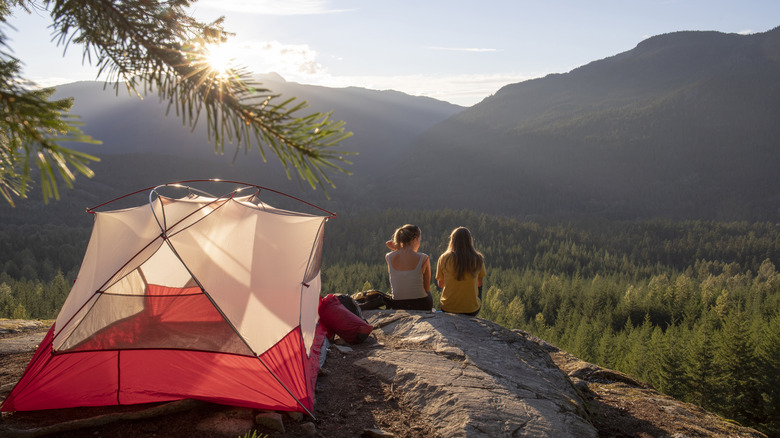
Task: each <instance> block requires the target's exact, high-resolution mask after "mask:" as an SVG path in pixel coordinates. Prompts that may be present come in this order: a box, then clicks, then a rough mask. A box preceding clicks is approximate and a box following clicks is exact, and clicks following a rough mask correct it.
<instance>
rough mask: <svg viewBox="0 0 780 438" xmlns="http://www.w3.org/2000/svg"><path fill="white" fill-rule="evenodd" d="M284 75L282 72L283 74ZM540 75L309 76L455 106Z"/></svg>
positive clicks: (327, 82) (324, 83) (323, 82)
mask: <svg viewBox="0 0 780 438" xmlns="http://www.w3.org/2000/svg"><path fill="white" fill-rule="evenodd" d="M282 76H284V75H282ZM540 76H542V74H521V73H496V74H455V75H420V74H416V75H400V76H330V75H323V76H319V77H317V78H314V77H312V78H310V79H311V80H312V81H311V82H304V83H308V84H312V85H322V86H326V87H348V86H355V87H362V88H368V89H373V90H397V91H401V92H403V93H406V94H409V95H412V96H426V97H432V98H434V99H438V100H443V101H447V102H450V103H454V104H457V105H463V106H471V105H474V104H476V103H478V102H480V101H481V100H482V99H484V98H486V97H488V96H490V95H492V94H494V93H495V92H496V91H498V89H499V88H501V87H503V86H504V85H508V84H513V83H517V82H522V81H525V80H529V79H534V78H537V77H540Z"/></svg>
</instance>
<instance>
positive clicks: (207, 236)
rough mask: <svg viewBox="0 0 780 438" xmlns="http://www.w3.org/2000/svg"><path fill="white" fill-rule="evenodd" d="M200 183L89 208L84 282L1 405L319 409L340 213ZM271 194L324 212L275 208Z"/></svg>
mask: <svg viewBox="0 0 780 438" xmlns="http://www.w3.org/2000/svg"><path fill="white" fill-rule="evenodd" d="M193 182H202V181H201V180H192V181H182V182H180V183H169V184H164V185H161V186H158V187H155V188H149V189H144V190H142V191H138V192H135V193H133V194H137V193H141V192H145V191H148V192H149V203H148V204H144V205H142V206H139V207H133V208H126V209H120V210H114V211H104V212H96V211H95V209H96V208H99V207H102V206H104V205H106V204H108V203H106V204H102V205H100V206H98V207H94V208H91V209H87V211H88V212H90V213H94V215H95V222H94V228H93V230H92V236H91V238H90V240H89V244H88V246H87V251H86V254H85V256H84V260H83V262H82V264H81V269H80V271H79V274H78V277H77V280H76V282H75V283H74V285H73V288H72V289H71V291H70V294H69V295H68V297H67V299H66V300H65V303H64V305H63V307H62V309H61V310H60V313H59V315H58V316H57V319H56V321H55V323H54V325H53V326H52V328H51V329H50V330H49V332H48V334H47V335H46V337H45V338H44V340H43V342H42V343H41V345H40V346H39V347H38V349H37V351H36V352H35V354H34V356H33V358H32V360H31V362H30V364H29V365H28V367H27V369H26V370H25V373H24V375H23V376H22V378H21V379H20V381H19V382H18V383H17V385H16V386H15V387H14V389H13V390H12V392H11V393H10V394H9V395H8V397H7V398H6V400H5V401H4V402H3V404H2V406H1V407H0V410H2V411H30V410H39V409H55V408H68V407H76V406H108V405H127V404H137V403H150V402H162V401H171V400H180V399H186V398H192V399H198V400H204V401H209V402H214V403H220V404H226V405H233V406H243V407H250V408H259V409H273V410H283V411H299V412H305V413H308V414H309V415H311V413H312V410H313V405H314V384H315V380H316V376H317V371H318V370H319V366H320V361H319V356H320V348H321V347H322V343H323V340H324V330H323V329H321V328H320V327H319V326H318V314H317V306H318V304H319V295H320V258H321V253H322V240H323V230H324V225H325V222H326V221H327V219H329V218H332V217H335V215H334V214H332V213H330V212H327V211H326V210H323V209H320V208H319V207H316V206H313V205H312V204H308V203H305V202H304V201H300V200H297V199H296V198H292V197H290V196H289V195H284V194H283V193H280V192H277V191H274V190H271V189H267V188H264V187H260V186H255V185H250V184H244V183H235V182H226V183H232V184H237V185H238V188H237V189H236V190H233V191H231V192H230V193H228V194H226V195H223V196H218V197H215V196H212V195H209V194H208V193H206V192H203V191H201V190H197V189H194V188H193V187H191V186H187V185H184V184H189V183H193ZM223 183H225V182H223ZM163 188H165V190H161V189H163ZM175 188H178V189H175ZM182 189H184V190H186V195H184V196H182V197H179V198H174V197H166V196H163V194H162V193H161V192H162V191H166V192H168V191H171V192H177V191H178V190H182ZM263 191H266V192H268V191H270V192H272V193H277V194H281V195H284V196H287V197H288V198H292V199H294V200H297V201H299V202H303V203H305V204H307V205H309V206H311V207H314V208H317V209H318V210H319V211H320V212H324V213H326V215H313V214H303V213H298V212H293V211H287V210H282V209H278V208H274V207H272V206H270V205H268V204H267V203H265V202H262V201H260V194H261V193H262V192H263ZM131 195H132V194H131ZM126 196H130V195H126ZM118 199H121V198H118ZM114 201H116V200H114ZM114 201H109V203H110V202H114Z"/></svg>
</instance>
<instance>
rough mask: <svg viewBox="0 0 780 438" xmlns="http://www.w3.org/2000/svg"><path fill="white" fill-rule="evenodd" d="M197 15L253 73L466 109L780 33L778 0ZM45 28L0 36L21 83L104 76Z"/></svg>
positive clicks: (336, 4) (293, 1)
mask: <svg viewBox="0 0 780 438" xmlns="http://www.w3.org/2000/svg"><path fill="white" fill-rule="evenodd" d="M191 13H192V14H193V15H194V16H195V17H196V18H198V19H200V20H201V21H206V22H211V21H213V20H214V19H216V18H218V17H220V16H224V17H225V28H226V30H228V31H231V32H233V33H235V36H234V37H233V38H232V39H231V41H230V43H229V46H228V47H226V48H225V52H226V53H227V56H228V57H229V58H230V59H233V62H235V63H236V64H237V65H242V66H245V67H247V68H249V69H250V70H251V71H253V72H257V73H267V72H276V73H278V74H280V75H281V76H282V77H284V78H285V79H286V80H287V81H291V82H299V83H303V84H313V85H322V86H327V87H348V86H356V87H363V88H370V89H377V90H388V89H392V90H397V91H401V92H404V93H407V94H410V95H415V96H428V97H432V98H435V99H439V100H443V101H447V102H451V103H454V104H458V105H463V106H471V105H474V104H476V103H478V102H480V101H481V100H482V99H484V98H486V97H488V96H490V95H492V94H494V93H495V92H496V91H498V90H499V89H500V88H501V87H502V86H504V85H507V84H512V83H517V82H521V81H525V80H528V79H533V78H537V77H542V76H545V75H547V74H550V73H565V72H568V71H571V70H572V69H574V68H577V67H579V66H582V65H585V64H587V63H589V62H592V61H596V60H599V59H603V58H607V57H610V56H613V55H616V54H618V53H622V52H625V51H628V50H631V49H632V48H634V47H636V45H637V44H638V43H640V42H641V41H642V40H644V39H646V38H649V37H651V36H655V35H660V34H664V33H669V32H675V31H683V30H714V31H719V32H725V33H740V34H750V33H759V32H766V31H768V30H771V29H773V28H775V27H777V26H780V1H778V0H729V1H726V0H590V1H582V0H566V1H559V0H480V1H465V0H411V1H410V0H384V1H376V0H200V1H198V2H196V3H195V4H194V5H193V7H192V9H191ZM50 23H51V20H50V18H49V17H48V15H46V12H45V11H44V12H40V11H39V12H34V13H33V14H27V13H25V12H23V11H20V10H17V11H15V12H14V15H13V16H11V17H9V19H8V25H10V26H13V29H11V28H8V27H7V26H6V27H4V28H3V31H4V32H5V33H6V35H7V37H8V40H9V41H8V45H9V46H10V48H11V49H12V51H13V54H14V56H16V57H17V58H19V59H20V60H21V61H22V62H23V63H24V67H23V75H24V76H25V77H26V78H28V79H31V80H33V81H35V82H36V83H37V84H39V85H42V86H54V85H59V84H63V83H69V82H75V81H79V80H101V79H105V78H101V77H98V76H97V69H96V68H94V67H92V66H89V65H88V63H85V62H83V60H82V56H81V55H82V54H81V51H80V48H79V47H78V46H71V47H69V48H68V50H67V51H66V52H65V53H64V54H63V47H61V46H60V47H58V46H57V44H56V42H53V41H52V36H51V31H50V29H48V28H47V26H48V25H49V24H50ZM85 64H86V65H85Z"/></svg>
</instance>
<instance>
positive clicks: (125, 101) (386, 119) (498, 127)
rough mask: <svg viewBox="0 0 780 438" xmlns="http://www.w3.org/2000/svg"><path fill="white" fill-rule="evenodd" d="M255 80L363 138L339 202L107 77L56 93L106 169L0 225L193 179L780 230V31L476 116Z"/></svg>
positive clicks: (705, 36)
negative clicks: (774, 224)
mask: <svg viewBox="0 0 780 438" xmlns="http://www.w3.org/2000/svg"><path fill="white" fill-rule="evenodd" d="M260 81H261V82H262V83H263V84H264V85H265V86H267V87H268V88H270V89H272V90H273V91H274V92H279V93H281V94H282V95H283V96H284V97H292V96H295V97H297V98H298V99H299V100H305V101H307V102H308V104H309V105H310V110H311V111H332V112H333V114H332V117H333V118H334V119H337V120H344V121H346V124H347V125H346V127H347V130H349V131H352V132H354V136H353V137H351V138H349V139H348V140H347V141H345V142H344V150H347V151H355V152H358V153H359V155H357V156H354V157H352V158H351V159H352V161H353V162H354V165H353V166H349V168H348V170H350V171H351V172H353V175H351V176H347V175H334V178H333V179H334V181H335V183H336V185H337V188H336V189H331V190H329V193H330V196H331V199H326V197H325V195H324V194H323V192H322V190H317V191H311V190H310V189H305V190H301V188H300V186H299V183H298V182H297V181H295V180H293V181H289V180H288V179H287V178H286V176H285V175H284V171H283V169H282V166H281V165H280V164H279V163H278V160H277V159H276V157H275V156H273V154H268V159H269V162H268V163H262V159H261V157H260V154H259V153H258V151H257V150H253V151H250V152H249V153H246V154H245V153H243V152H240V153H239V154H238V155H236V159H235V161H234V160H233V157H234V152H235V150H234V149H233V148H232V147H231V146H227V147H226V151H225V155H215V154H214V148H213V145H211V144H210V143H209V141H208V140H207V138H206V134H205V128H204V127H203V126H202V124H201V125H200V126H198V128H197V129H195V131H194V132H190V130H189V129H188V128H186V127H184V126H182V124H181V122H180V121H179V119H178V118H176V117H175V115H173V114H171V115H169V116H168V117H165V111H166V105H165V104H161V103H160V102H159V101H158V99H157V98H156V96H147V97H146V98H145V99H144V100H139V99H138V98H137V97H134V96H126V95H121V96H116V95H115V93H114V91H113V90H111V89H108V90H104V89H103V88H104V87H103V84H102V83H97V82H79V83H75V84H69V85H64V86H61V87H58V93H57V96H58V97H64V96H73V97H75V102H76V103H75V106H74V109H73V113H74V114H79V115H81V116H82V120H83V122H84V123H85V126H84V130H85V131H86V132H87V133H89V134H92V135H93V136H95V137H96V138H99V139H101V140H103V141H104V144H103V145H102V146H99V147H92V146H85V147H84V148H85V150H89V151H91V152H94V153H96V154H97V155H98V156H100V157H101V159H102V161H101V162H100V163H98V164H96V165H95V170H96V172H97V176H96V177H95V178H94V179H93V180H86V179H84V178H80V179H79V181H78V182H77V187H76V190H74V191H72V192H68V191H66V193H64V201H63V202H61V203H59V204H58V205H57V206H56V207H55V206H49V207H46V208H45V209H39V207H37V206H36V205H37V204H31V205H26V206H24V207H20V208H19V209H18V210H17V211H16V212H14V213H6V211H5V210H7V208H5V207H0V221H3V220H5V221H11V222H14V221H15V222H20V221H22V222H29V221H30V220H33V221H44V222H45V221H49V220H52V219H51V217H52V216H54V217H55V219H54V220H62V219H63V218H64V217H65V213H64V212H63V211H61V210H65V209H69V211H70V210H75V211H79V212H80V211H81V210H82V208H83V207H85V206H88V205H96V204H97V203H99V202H101V201H105V200H107V199H110V198H111V197H113V196H118V195H121V194H124V193H126V192H127V191H130V190H134V189H138V188H143V187H146V186H153V185H155V184H160V183H163V182H168V181H172V180H179V179H200V178H222V179H237V180H242V181H248V182H252V183H256V184H261V185H266V186H269V187H273V188H277V189H280V190H284V191H288V192H291V193H292V194H295V195H300V196H302V197H303V198H305V199H307V200H309V201H312V202H317V203H318V204H320V205H322V206H323V207H325V208H330V209H333V210H335V211H338V212H341V213H346V212H351V211H355V212H359V211H365V210H377V209H385V208H388V207H398V208H406V209H441V208H450V209H471V210H476V211H480V212H488V213H492V214H505V215H511V216H516V217H526V218H537V217H541V218H553V219H577V218H581V217H603V218H613V219H634V218H650V217H666V218H676V219H722V220H751V221H753V220H770V221H778V220H780V190H778V188H779V187H780V172H778V171H777V169H778V167H780V166H779V165H780V123H778V120H780V28H777V29H774V30H772V31H769V32H765V33H762V34H755V35H737V34H723V33H718V32H676V33H671V34H666V35H660V36H656V37H652V38H649V39H647V40H645V41H643V42H641V43H640V44H639V45H637V47H635V48H634V49H632V50H630V51H627V52H624V53H620V54H618V55H615V56H612V57H609V58H606V59H602V60H599V61H594V62H592V63H590V64H587V65H584V66H582V67H580V68H577V69H574V70H572V71H571V72H569V73H565V74H552V75H549V76H547V77H544V78H540V79H535V80H530V81H525V82H521V83H517V84H511V85H507V86H505V87H504V88H502V89H501V90H499V91H498V92H497V93H496V94H495V95H494V96H491V97H489V98H487V99H485V100H483V101H482V102H481V103H479V104H477V105H475V106H473V107H471V108H467V109H464V108H463V107H459V106H456V105H451V104H448V103H446V102H441V101H437V100H434V99H430V98H424V97H413V96H409V95H406V94H403V93H399V92H396V91H372V90H366V89H361V88H354V87H350V88H326V87H317V86H309V85H301V84H296V83H290V82H285V81H284V79H282V78H281V77H279V76H278V75H273V74H272V75H265V76H263V77H260ZM171 111H174V110H173V109H172V110H171ZM35 194H36V193H33V195H35ZM93 201H94V202H93ZM71 203H73V204H75V205H76V207H75V208H74V207H73V206H71V205H70V204H71ZM28 210H29V211H28ZM21 211H26V213H25V214H26V215H25V216H22V215H21V214H20V213H19V212H21ZM13 217H15V218H16V219H13ZM79 217H81V216H79ZM9 223H10V222H9Z"/></svg>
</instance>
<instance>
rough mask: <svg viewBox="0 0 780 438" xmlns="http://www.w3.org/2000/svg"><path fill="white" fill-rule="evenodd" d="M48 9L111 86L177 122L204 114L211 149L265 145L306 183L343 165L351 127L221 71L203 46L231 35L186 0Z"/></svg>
mask: <svg viewBox="0 0 780 438" xmlns="http://www.w3.org/2000/svg"><path fill="white" fill-rule="evenodd" d="M44 3H45V4H46V6H48V7H51V15H52V18H53V19H54V25H53V27H54V29H55V31H56V32H57V33H58V41H59V42H60V44H64V45H65V46H66V47H67V45H68V44H71V43H76V44H80V45H83V47H84V57H85V59H91V58H92V57H93V56H94V57H95V58H96V59H97V66H98V67H99V69H100V72H101V73H106V74H107V76H108V81H109V82H114V84H115V88H116V89H117V91H118V87H119V83H120V81H124V83H125V84H126V86H127V87H128V89H129V90H131V91H132V92H134V93H136V94H138V95H143V94H146V93H156V94H157V95H158V96H159V97H160V99H161V100H164V101H168V105H169V111H170V110H171V109H174V110H175V113H176V115H177V116H179V117H180V118H181V119H182V122H183V123H184V124H185V125H187V126H189V127H190V128H193V129H194V127H195V125H196V124H197V123H198V122H199V120H200V119H201V117H205V119H206V120H205V123H206V124H207V128H208V135H209V138H210V139H211V140H213V141H214V146H215V151H218V152H224V148H225V144H226V143H233V142H235V144H236V148H237V150H238V149H240V148H241V147H242V146H243V147H244V148H246V149H247V150H249V149H251V148H252V145H253V143H254V144H256V145H257V147H258V149H259V150H260V153H261V155H262V157H263V159H264V160H265V159H266V154H265V149H269V150H271V151H272V152H273V153H274V154H275V155H277V157H278V158H279V160H280V162H281V163H282V165H283V166H284V168H285V170H286V171H287V175H288V177H290V168H291V167H292V168H294V169H296V170H297V176H298V177H299V178H300V179H302V180H304V181H306V182H308V183H309V184H310V186H311V187H316V185H320V186H321V187H322V188H323V189H324V188H325V186H324V184H325V183H328V184H330V185H331V186H332V185H333V184H332V182H331V180H330V179H329V178H328V176H327V173H326V171H340V172H344V173H348V172H347V171H346V170H344V168H343V166H344V165H345V164H351V163H350V162H349V161H347V160H346V159H345V155H348V154H349V153H347V152H343V151H339V150H337V149H336V148H337V147H338V146H339V144H340V143H341V142H342V141H343V140H344V139H346V138H347V137H349V136H350V135H351V133H349V132H345V131H344V123H343V122H340V121H332V120H331V119H330V113H325V114H323V113H313V114H309V115H306V116H299V115H298V114H299V111H301V110H303V109H304V108H306V104H305V102H304V103H300V104H296V103H295V102H294V100H293V99H289V100H285V101H283V102H281V103H276V102H277V100H278V99H279V96H278V95H275V94H272V93H271V91H270V90H268V89H265V88H263V87H262V84H260V83H257V82H255V81H253V80H252V79H251V77H250V75H249V73H248V72H247V71H245V70H244V69H240V68H238V69H234V70H233V71H231V72H229V73H228V74H225V73H222V72H219V71H216V70H214V69H212V68H211V67H210V66H209V64H208V62H207V54H208V47H209V45H213V44H218V43H220V42H224V41H225V40H226V38H228V37H229V36H230V35H229V34H228V33H227V32H225V31H224V29H223V28H222V21H221V19H220V20H217V21H215V22H214V23H211V24H203V23H199V22H197V21H195V20H194V19H192V18H191V17H189V16H188V15H187V14H186V13H185V11H184V8H185V7H187V6H189V5H190V3H191V2H189V1H186V0H178V1H167V2H162V1H126V2H115V1H111V0H86V1H85V0H82V1H54V0H49V1H45V2H44Z"/></svg>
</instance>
